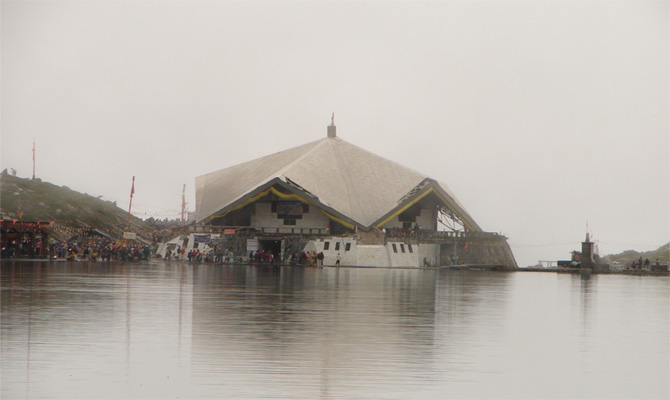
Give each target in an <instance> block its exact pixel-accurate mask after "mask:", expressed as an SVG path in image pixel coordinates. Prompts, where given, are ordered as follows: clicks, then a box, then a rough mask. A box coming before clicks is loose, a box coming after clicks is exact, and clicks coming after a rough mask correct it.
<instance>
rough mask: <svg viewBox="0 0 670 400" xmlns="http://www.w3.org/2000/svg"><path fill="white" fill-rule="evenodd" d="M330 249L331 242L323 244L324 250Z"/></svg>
mask: <svg viewBox="0 0 670 400" xmlns="http://www.w3.org/2000/svg"><path fill="white" fill-rule="evenodd" d="M329 248H330V242H324V243H323V249H324V250H328V249H329Z"/></svg>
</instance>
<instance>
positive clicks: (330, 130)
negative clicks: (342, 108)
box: [328, 111, 337, 138]
mask: <svg viewBox="0 0 670 400" xmlns="http://www.w3.org/2000/svg"><path fill="white" fill-rule="evenodd" d="M335 129H336V128H335V111H333V115H331V117H330V126H329V127H328V137H329V138H334V137H336V136H337V133H335Z"/></svg>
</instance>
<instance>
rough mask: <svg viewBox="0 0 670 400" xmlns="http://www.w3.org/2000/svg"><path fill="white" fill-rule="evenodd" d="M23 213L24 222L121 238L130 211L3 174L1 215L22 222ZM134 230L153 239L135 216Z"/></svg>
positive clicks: (0, 182)
mask: <svg viewBox="0 0 670 400" xmlns="http://www.w3.org/2000/svg"><path fill="white" fill-rule="evenodd" d="M21 211H22V212H23V218H22V220H23V221H54V222H55V223H56V224H58V225H61V226H66V227H70V228H79V229H98V230H100V231H103V232H105V233H107V234H110V235H112V236H113V237H117V238H119V237H121V236H122V234H123V231H124V230H125V228H126V224H127V218H128V212H127V211H126V210H122V209H120V208H119V207H117V206H116V204H115V203H113V202H110V201H105V200H101V199H99V198H96V197H93V196H89V195H87V194H82V193H79V192H75V191H73V190H71V189H70V188H68V187H67V186H62V187H61V186H56V185H53V184H51V183H48V182H42V181H41V180H40V179H35V180H32V179H23V178H19V177H15V176H11V175H8V174H2V175H1V176H0V212H1V213H2V216H3V218H5V219H9V218H11V219H20V215H19V214H20V212H21ZM131 231H133V232H136V233H137V234H139V235H140V236H142V237H145V238H148V237H150V236H149V235H148V233H149V232H150V228H149V227H148V226H147V225H146V224H145V223H144V222H143V221H142V220H141V219H139V218H137V217H134V216H131ZM61 239H62V238H61Z"/></svg>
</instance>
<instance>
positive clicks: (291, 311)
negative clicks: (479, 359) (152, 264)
mask: <svg viewBox="0 0 670 400" xmlns="http://www.w3.org/2000/svg"><path fill="white" fill-rule="evenodd" d="M436 274H437V272H435V271H432V272H429V273H427V274H417V273H416V271H409V270H402V271H389V272H388V273H385V274H383V276H381V278H382V279H379V278H380V275H379V274H378V273H375V271H371V270H368V271H366V270H352V269H332V268H318V269H312V268H306V269H301V268H298V269H296V268H278V269H271V268H270V269H269V268H263V267H248V268H244V269H240V268H235V267H230V268H223V269H222V268H217V267H208V266H199V267H197V268H196V269H195V271H194V275H195V283H194V291H193V292H194V293H193V304H194V306H193V361H194V365H196V366H198V367H199V368H200V369H201V372H203V373H207V374H212V375H219V376H220V377H222V378H224V377H235V379H234V380H231V379H230V378H229V379H227V380H225V379H222V381H224V382H226V385H228V386H232V389H233V394H234V395H241V394H244V393H243V392H244V390H245V388H248V387H249V385H253V386H256V387H257V388H258V386H259V385H260V386H262V387H263V386H265V387H268V388H269V387H273V390H275V391H276V390H278V389H279V390H280V393H282V392H284V390H285V392H284V394H285V395H286V396H289V395H290V396H294V395H296V394H298V393H297V392H296V390H295V388H296V387H302V388H310V387H312V388H318V391H319V393H320V394H321V395H327V394H328V393H330V388H331V387H333V386H335V387H339V386H346V387H350V388H356V387H358V386H361V385H364V384H365V385H369V384H371V383H373V384H379V385H384V384H388V383H389V382H393V381H397V380H403V381H408V382H409V381H411V380H413V379H414V378H415V376H414V375H415V374H416V373H418V374H421V375H422V374H424V373H425V370H426V368H428V367H429V364H427V362H428V361H429V360H430V349H431V348H432V343H433V340H434V324H435V283H436V279H435V276H436ZM417 350H420V352H417ZM250 361H251V362H250ZM387 363H393V365H394V366H395V368H393V369H389V368H388V367H385V366H384V365H385V364H387ZM242 372H243V373H242ZM287 380H289V382H286V381H287ZM371 381H374V382H371ZM281 382H283V383H284V384H281ZM275 393H276V392H275ZM305 397H314V393H313V392H311V391H309V390H308V391H307V392H306V393H305Z"/></svg>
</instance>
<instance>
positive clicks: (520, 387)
mask: <svg viewBox="0 0 670 400" xmlns="http://www.w3.org/2000/svg"><path fill="white" fill-rule="evenodd" d="M1 268H2V271H1V272H2V276H1V283H2V308H1V312H2V313H1V321H2V324H1V328H2V331H1V334H2V336H1V338H2V347H1V350H2V366H1V372H2V374H1V387H2V388H1V392H0V394H1V397H2V398H3V399H25V398H30V399H39V398H52V399H78V398H79V399H127V398H132V399H189V398H198V399H221V398H231V399H258V398H272V399H315V398H324V399H410V398H411V399H434V398H438V397H439V398H494V399H500V398H527V399H531V398H532V399H537V398H574V399H578V398H583V399H593V398H630V399H632V398H635V399H640V398H654V399H661V398H666V399H667V398H668V397H669V395H670V389H669V386H670V383H669V376H670V371H669V368H670V367H669V366H670V356H669V354H670V350H669V346H668V342H669V340H670V339H669V337H670V332H669V327H670V321H669V319H670V280H669V278H668V277H667V276H663V277H654V276H617V275H592V276H590V277H582V276H580V275H571V274H555V273H543V272H493V271H449V270H436V269H429V270H425V269H375V268H334V267H325V268H312V267H306V268H303V267H277V268H272V267H268V266H247V265H235V266H221V265H202V264H201V265H191V264H187V263H179V262H172V263H170V262H167V263H166V262H163V261H151V262H147V263H133V264H129V263H126V264H123V263H115V262H111V263H110V262H107V263H103V262H97V263H95V262H91V263H87V262H27V261H26V262H13V261H6V260H5V261H2V263H1Z"/></svg>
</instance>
